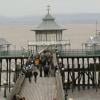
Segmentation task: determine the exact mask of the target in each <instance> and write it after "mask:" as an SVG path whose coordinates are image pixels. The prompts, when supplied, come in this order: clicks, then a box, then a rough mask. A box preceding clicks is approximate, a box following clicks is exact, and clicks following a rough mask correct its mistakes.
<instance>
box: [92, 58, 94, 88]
mask: <svg viewBox="0 0 100 100" xmlns="http://www.w3.org/2000/svg"><path fill="white" fill-rule="evenodd" d="M93 61H94V58H93ZM94 67H95V61H94V64H93V68H92V85H93V88H94V86H95V79H94V78H95V77H94V76H95V75H94V74H95V73H94V69H95V68H94Z"/></svg>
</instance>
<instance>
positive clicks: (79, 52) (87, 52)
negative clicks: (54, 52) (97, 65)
mask: <svg viewBox="0 0 100 100" xmlns="http://www.w3.org/2000/svg"><path fill="white" fill-rule="evenodd" d="M58 55H59V56H60V57H66V56H100V50H83V49H70V50H65V51H58Z"/></svg>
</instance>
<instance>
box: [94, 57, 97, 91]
mask: <svg viewBox="0 0 100 100" xmlns="http://www.w3.org/2000/svg"><path fill="white" fill-rule="evenodd" d="M94 84H95V88H96V91H97V77H96V58H94Z"/></svg>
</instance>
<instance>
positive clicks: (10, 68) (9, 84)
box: [9, 59, 11, 92]
mask: <svg viewBox="0 0 100 100" xmlns="http://www.w3.org/2000/svg"><path fill="white" fill-rule="evenodd" d="M10 88H11V59H9V92H10Z"/></svg>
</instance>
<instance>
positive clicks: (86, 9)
mask: <svg viewBox="0 0 100 100" xmlns="http://www.w3.org/2000/svg"><path fill="white" fill-rule="evenodd" d="M48 4H49V5H50V6H51V13H53V14H61V13H64V14H67V13H100V0H0V16H10V17H12V16H30V15H32V16H34V15H44V14H45V13H46V9H47V8H46V7H47V5H48Z"/></svg>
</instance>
